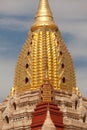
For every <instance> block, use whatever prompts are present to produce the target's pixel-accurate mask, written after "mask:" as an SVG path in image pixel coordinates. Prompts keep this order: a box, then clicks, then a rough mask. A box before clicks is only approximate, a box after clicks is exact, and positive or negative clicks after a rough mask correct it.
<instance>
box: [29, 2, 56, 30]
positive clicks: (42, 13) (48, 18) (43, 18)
mask: <svg viewBox="0 0 87 130" xmlns="http://www.w3.org/2000/svg"><path fill="white" fill-rule="evenodd" d="M43 25H45V26H47V27H50V28H51V29H55V30H56V29H57V25H56V24H55V22H54V20H53V14H52V12H51V10H50V7H49V3H48V0H40V3H39V6H38V10H37V13H36V16H35V21H34V24H33V25H32V27H31V29H32V30H35V29H37V28H40V27H42V26H43Z"/></svg>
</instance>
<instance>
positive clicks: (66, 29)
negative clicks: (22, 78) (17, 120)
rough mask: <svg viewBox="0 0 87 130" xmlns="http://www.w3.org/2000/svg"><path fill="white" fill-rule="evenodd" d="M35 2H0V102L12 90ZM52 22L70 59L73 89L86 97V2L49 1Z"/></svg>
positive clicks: (15, 0)
mask: <svg viewBox="0 0 87 130" xmlns="http://www.w3.org/2000/svg"><path fill="white" fill-rule="evenodd" d="M38 2H39V0H0V100H2V99H4V98H5V97H6V96H7V95H8V94H9V92H10V90H11V88H12V86H13V80H14V72H15V65H16V61H17V57H18V55H19V52H20V50H21V48H22V46H23V44H24V42H25V40H26V38H27V34H28V31H29V29H30V27H31V25H32V23H33V21H34V16H35V13H36V10H37V7H38ZM49 4H50V7H51V10H52V12H53V15H54V20H55V22H56V24H57V25H58V27H59V29H60V30H61V33H62V36H63V39H64V41H65V43H66V45H67V47H68V49H69V51H70V53H71V55H72V58H73V61H74V65H75V71H76V79H77V86H78V87H79V89H80V91H81V92H82V94H83V95H84V96H86V97H87V0H49Z"/></svg>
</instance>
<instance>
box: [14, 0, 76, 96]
mask: <svg viewBox="0 0 87 130" xmlns="http://www.w3.org/2000/svg"><path fill="white" fill-rule="evenodd" d="M46 77H47V78H48V79H49V80H50V83H51V84H52V86H53V87H54V89H55V90H58V91H64V92H67V93H72V91H73V90H76V79H75V72H74V66H73V61H72V58H71V56H70V54H69V52H68V50H67V48H66V46H65V44H64V42H63V40H62V37H61V34H60V32H59V30H58V28H57V26H56V24H55V23H54V21H53V16H52V12H51V11H50V8H49V5H48V1H47V0H40V4H39V8H38V11H37V13H36V17H35V22H34V24H33V25H32V27H31V31H30V32H29V34H28V38H27V40H26V42H25V44H24V46H23V48H22V50H21V52H20V55H19V57H18V61H17V66H16V72H15V79H14V88H13V90H15V91H16V93H17V94H21V93H23V92H26V91H29V90H38V89H40V87H41V85H42V84H43V81H44V78H46Z"/></svg>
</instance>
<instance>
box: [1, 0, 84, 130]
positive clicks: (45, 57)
mask: <svg viewBox="0 0 87 130" xmlns="http://www.w3.org/2000/svg"><path fill="white" fill-rule="evenodd" d="M54 2H56V1H54ZM0 130H87V99H86V98H83V97H82V95H81V93H80V91H79V89H78V87H77V85H76V78H75V70H74V65H73V60H72V58H71V55H70V53H69V51H68V49H67V47H66V45H65V43H64V41H63V39H62V36H61V33H60V30H59V28H58V26H57V25H56V24H55V22H54V18H53V14H52V12H51V10H50V7H49V3H48V0H40V1H39V6H38V9H37V12H36V16H35V20H34V23H33V24H32V26H31V28H30V31H29V32H28V37H27V40H26V41H25V43H24V45H23V47H22V50H21V52H20V54H19V56H18V60H17V64H16V69H15V76H14V85H13V87H12V90H11V92H10V94H9V96H8V97H7V98H6V99H5V100H4V101H3V102H2V103H1V104H0Z"/></svg>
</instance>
